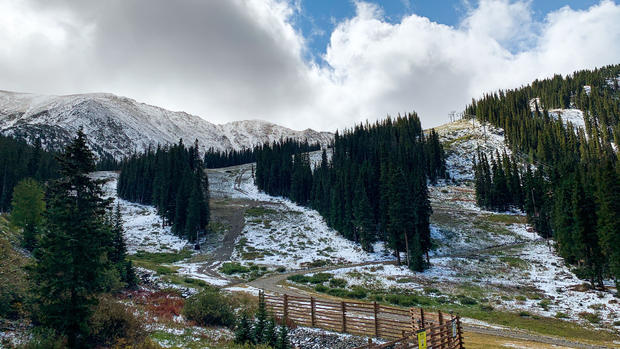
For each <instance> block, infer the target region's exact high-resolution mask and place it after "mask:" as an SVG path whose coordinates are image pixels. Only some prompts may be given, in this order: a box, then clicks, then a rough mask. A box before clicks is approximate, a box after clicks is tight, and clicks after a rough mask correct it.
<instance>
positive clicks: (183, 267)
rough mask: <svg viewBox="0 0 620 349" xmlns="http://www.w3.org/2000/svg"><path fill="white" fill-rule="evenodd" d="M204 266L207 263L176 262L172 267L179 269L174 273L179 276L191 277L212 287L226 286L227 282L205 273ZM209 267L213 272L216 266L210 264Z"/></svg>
mask: <svg viewBox="0 0 620 349" xmlns="http://www.w3.org/2000/svg"><path fill="white" fill-rule="evenodd" d="M206 264H207V263H200V262H197V263H191V262H177V263H174V266H175V267H178V268H179V269H178V270H177V271H176V273H177V274H179V275H181V276H187V277H191V278H192V279H198V280H202V281H204V282H206V283H208V284H209V285H212V286H226V285H228V284H229V283H230V281H229V280H226V279H224V278H220V277H216V276H213V275H209V274H207V273H205V271H204V268H205V266H206ZM218 264H219V263H218ZM209 267H212V268H209V269H212V270H215V269H216V268H217V265H213V264H211V265H209Z"/></svg>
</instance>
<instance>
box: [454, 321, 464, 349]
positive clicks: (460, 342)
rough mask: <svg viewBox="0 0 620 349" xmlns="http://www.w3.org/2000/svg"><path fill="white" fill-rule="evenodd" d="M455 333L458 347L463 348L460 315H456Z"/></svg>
mask: <svg viewBox="0 0 620 349" xmlns="http://www.w3.org/2000/svg"><path fill="white" fill-rule="evenodd" d="M456 333H457V334H456V335H457V337H458V341H459V349H465V346H464V345H463V329H462V328H461V317H460V316H458V315H457V316H456Z"/></svg>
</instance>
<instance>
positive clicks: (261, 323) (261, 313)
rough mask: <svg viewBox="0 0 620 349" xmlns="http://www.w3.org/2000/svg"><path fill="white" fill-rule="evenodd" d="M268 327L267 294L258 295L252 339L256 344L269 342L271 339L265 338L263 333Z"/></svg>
mask: <svg viewBox="0 0 620 349" xmlns="http://www.w3.org/2000/svg"><path fill="white" fill-rule="evenodd" d="M266 325H267V306H266V304H265V294H264V293H263V292H260V293H259V294H258V309H256V315H255V319H254V328H253V330H252V338H253V339H254V343H265V342H267V341H269V337H266V336H264V333H263V331H264V330H265V326H266Z"/></svg>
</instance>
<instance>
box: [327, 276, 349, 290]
mask: <svg viewBox="0 0 620 349" xmlns="http://www.w3.org/2000/svg"><path fill="white" fill-rule="evenodd" d="M329 286H330V287H337V288H338V287H339V288H345V287H347V280H345V279H336V278H334V279H331V280H329Z"/></svg>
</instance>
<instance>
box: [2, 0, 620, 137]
mask: <svg viewBox="0 0 620 349" xmlns="http://www.w3.org/2000/svg"><path fill="white" fill-rule="evenodd" d="M302 8H303V6H301V5H300V2H299V1H292V0H291V1H280V0H246V1H243V0H230V1H194V0H183V1H179V2H170V1H168V0H131V1H127V0H109V1H104V2H100V1H94V0H91V1H79V2H78V1H71V0H26V1H17V0H4V1H2V2H0V42H2V43H3V44H2V45H0V81H2V85H1V86H0V89H9V90H18V91H33V92H39V93H52V94H61V93H80V92H93V91H105V92H113V93H117V94H120V95H125V96H128V97H132V98H135V99H137V100H140V101H144V102H147V103H151V104H156V105H159V106H163V107H166V108H171V109H175V110H185V111H188V112H191V113H194V114H197V115H200V116H203V117H205V118H206V119H208V120H210V121H216V122H224V121H230V120H239V119H249V118H261V119H266V120H271V121H274V122H278V123H282V124H284V125H286V126H289V127H293V128H296V129H301V128H305V127H313V128H318V129H334V128H336V127H347V126H351V124H352V123H353V122H356V121H357V122H359V121H362V120H365V119H367V118H368V119H371V120H372V119H376V118H381V117H383V116H385V115H386V114H388V113H389V114H395V113H398V112H401V113H403V112H407V111H411V110H416V111H418V113H419V114H420V115H421V117H422V120H423V124H424V125H425V126H436V125H438V124H441V123H443V122H444V121H446V119H447V112H448V111H450V110H461V109H462V108H463V107H464V105H465V104H466V103H468V102H469V101H470V100H471V98H472V97H477V96H480V95H481V94H482V93H484V92H486V91H491V90H495V89H498V88H511V87H517V86H519V85H522V84H526V83H528V82H530V81H531V80H533V79H535V78H541V77H546V76H550V75H552V74H553V73H563V74H566V73H570V72H572V71H574V70H577V69H584V68H593V67H596V66H601V65H605V64H613V63H619V62H620V46H619V45H617V43H618V42H620V6H618V5H616V4H615V3H614V2H612V1H602V2H601V3H600V4H598V5H596V6H593V7H591V8H589V9H587V10H583V11H575V10H572V9H570V8H568V7H564V8H562V9H560V10H558V11H556V12H553V13H550V14H548V15H547V17H546V18H545V19H544V21H542V22H537V21H535V20H534V19H533V16H532V10H531V4H530V2H529V1H508V0H481V1H480V2H479V3H477V4H476V6H475V7H473V8H470V9H469V11H468V12H467V13H466V14H465V17H464V19H463V20H462V22H461V23H460V24H459V25H457V26H454V27H452V26H446V25H441V24H437V23H434V22H431V21H430V20H428V19H427V18H424V17H420V16H417V15H415V14H413V15H410V16H406V17H403V18H402V20H401V21H400V22H398V23H389V22H388V21H386V20H385V19H384V18H383V12H382V10H381V8H379V7H377V6H376V5H373V4H369V3H365V2H356V8H357V11H356V15H355V16H354V17H353V18H350V19H347V20H345V21H342V22H340V23H337V25H336V28H335V29H334V31H333V32H332V33H331V40H330V44H329V46H328V47H327V50H326V53H325V56H324V60H325V62H326V63H327V64H328V65H329V66H327V67H323V66H317V65H315V64H313V63H312V62H308V61H306V60H305V59H304V57H307V54H306V52H305V50H307V48H306V38H304V37H303V36H302V35H301V34H300V32H299V31H297V30H296V29H295V28H294V26H293V24H292V22H293V20H294V17H295V16H296V15H299V11H301V9H302Z"/></svg>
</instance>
